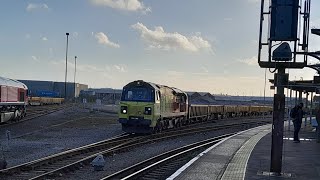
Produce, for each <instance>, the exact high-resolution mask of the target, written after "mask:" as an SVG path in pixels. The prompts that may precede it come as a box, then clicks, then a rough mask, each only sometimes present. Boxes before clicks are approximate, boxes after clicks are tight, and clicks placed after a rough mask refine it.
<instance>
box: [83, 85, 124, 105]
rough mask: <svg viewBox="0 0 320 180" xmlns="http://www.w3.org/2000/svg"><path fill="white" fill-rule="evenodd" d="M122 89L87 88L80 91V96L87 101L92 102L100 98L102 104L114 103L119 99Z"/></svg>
mask: <svg viewBox="0 0 320 180" xmlns="http://www.w3.org/2000/svg"><path fill="white" fill-rule="evenodd" d="M121 93H122V89H112V88H100V89H91V88H90V89H87V90H83V91H81V93H80V97H81V98H85V99H87V100H88V101H89V102H94V101H96V100H97V99H100V100H101V102H102V103H104V104H116V103H117V102H119V101H120V99H121Z"/></svg>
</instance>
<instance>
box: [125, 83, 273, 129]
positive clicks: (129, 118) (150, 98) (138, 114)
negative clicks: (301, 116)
mask: <svg viewBox="0 0 320 180" xmlns="http://www.w3.org/2000/svg"><path fill="white" fill-rule="evenodd" d="M271 113H272V107H268V106H237V105H194V104H192V105H191V104H189V99H188V95H187V94H186V93H185V92H183V91H182V90H179V89H177V88H173V87H168V86H164V85H159V84H155V83H150V82H145V81H142V80H137V81H133V82H130V83H129V84H127V85H126V86H124V87H123V91H122V96H121V101H120V104H119V122H120V123H121V124H122V130H123V131H125V132H128V133H154V132H159V131H162V130H164V129H169V128H176V127H180V126H182V125H184V124H190V123H193V122H199V121H207V120H211V119H223V118H228V117H240V116H257V115H262V114H271Z"/></svg>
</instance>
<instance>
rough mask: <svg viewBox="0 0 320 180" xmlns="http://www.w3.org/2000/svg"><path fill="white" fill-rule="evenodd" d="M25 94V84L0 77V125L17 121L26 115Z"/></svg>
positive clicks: (26, 89) (26, 90)
mask: <svg viewBox="0 0 320 180" xmlns="http://www.w3.org/2000/svg"><path fill="white" fill-rule="evenodd" d="M27 92H28V88H27V86H26V85H25V84H23V83H21V82H19V81H16V80H12V79H8V78H4V77H0V123H3V122H6V121H9V120H19V119H21V118H23V117H24V116H25V115H26V105H27V103H28V98H27Z"/></svg>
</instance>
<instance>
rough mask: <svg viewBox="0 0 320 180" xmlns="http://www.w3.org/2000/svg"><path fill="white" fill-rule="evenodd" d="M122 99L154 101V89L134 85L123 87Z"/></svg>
mask: <svg viewBox="0 0 320 180" xmlns="http://www.w3.org/2000/svg"><path fill="white" fill-rule="evenodd" d="M121 100H122V101H140V102H154V91H153V90H152V89H150V88H144V87H141V88H140V87H134V88H129V89H124V90H123V93H122V97H121Z"/></svg>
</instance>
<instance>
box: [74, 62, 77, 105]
mask: <svg viewBox="0 0 320 180" xmlns="http://www.w3.org/2000/svg"><path fill="white" fill-rule="evenodd" d="M76 73H77V56H74V102H75V103H76V97H77V87H76Z"/></svg>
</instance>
